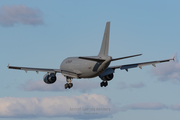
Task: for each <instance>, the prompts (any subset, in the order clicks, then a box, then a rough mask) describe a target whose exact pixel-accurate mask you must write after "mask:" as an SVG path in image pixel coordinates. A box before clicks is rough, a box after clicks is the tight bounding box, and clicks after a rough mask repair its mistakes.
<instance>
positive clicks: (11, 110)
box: [0, 94, 115, 119]
mask: <svg viewBox="0 0 180 120" xmlns="http://www.w3.org/2000/svg"><path fill="white" fill-rule="evenodd" d="M113 113H115V108H114V106H113V104H112V103H111V101H110V99H109V98H108V97H106V96H104V95H97V94H83V95H79V96H75V95H74V96H71V97H67V96H56V97H44V98H36V97H34V98H22V97H20V98H16V97H4V98H0V117H1V118H2V117H5V118H24V117H26V118H27V117H29V118H34V117H72V118H78V119H83V118H91V119H94V118H104V117H109V116H110V115H112V114H113Z"/></svg>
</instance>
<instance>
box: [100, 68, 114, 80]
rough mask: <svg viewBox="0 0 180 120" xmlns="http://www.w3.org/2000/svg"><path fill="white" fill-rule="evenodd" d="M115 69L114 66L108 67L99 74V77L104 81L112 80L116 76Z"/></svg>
mask: <svg viewBox="0 0 180 120" xmlns="http://www.w3.org/2000/svg"><path fill="white" fill-rule="evenodd" d="M113 73H114V69H112V68H107V69H106V70H105V71H104V72H103V73H102V74H101V75H99V77H100V78H101V80H103V81H110V80H112V79H113V77H114V74H113Z"/></svg>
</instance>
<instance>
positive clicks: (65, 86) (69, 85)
mask: <svg viewBox="0 0 180 120" xmlns="http://www.w3.org/2000/svg"><path fill="white" fill-rule="evenodd" d="M71 79H72V78H69V77H68V76H66V82H67V83H66V84H65V85H64V88H65V89H67V88H69V89H70V88H72V87H73V83H71Z"/></svg>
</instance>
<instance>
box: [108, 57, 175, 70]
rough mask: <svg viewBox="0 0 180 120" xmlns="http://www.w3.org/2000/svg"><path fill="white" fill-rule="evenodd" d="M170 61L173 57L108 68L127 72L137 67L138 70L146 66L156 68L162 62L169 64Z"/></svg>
mask: <svg viewBox="0 0 180 120" xmlns="http://www.w3.org/2000/svg"><path fill="white" fill-rule="evenodd" d="M170 60H174V57H173V58H171V59H166V60H159V61H150V62H142V63H134V64H127V65H119V66H110V67H109V68H112V69H117V68H120V69H121V70H126V71H128V69H130V68H136V67H139V68H140V69H142V66H147V65H153V66H154V67H156V64H158V63H163V62H169V61H170Z"/></svg>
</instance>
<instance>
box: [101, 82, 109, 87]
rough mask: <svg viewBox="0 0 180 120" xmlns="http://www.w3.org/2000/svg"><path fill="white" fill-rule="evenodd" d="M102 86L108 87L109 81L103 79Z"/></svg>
mask: <svg viewBox="0 0 180 120" xmlns="http://www.w3.org/2000/svg"><path fill="white" fill-rule="evenodd" d="M100 86H101V87H103V86H104V87H106V86H108V82H107V81H102V82H101V83H100Z"/></svg>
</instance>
